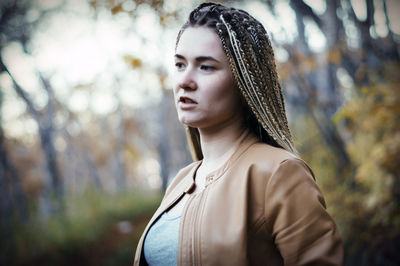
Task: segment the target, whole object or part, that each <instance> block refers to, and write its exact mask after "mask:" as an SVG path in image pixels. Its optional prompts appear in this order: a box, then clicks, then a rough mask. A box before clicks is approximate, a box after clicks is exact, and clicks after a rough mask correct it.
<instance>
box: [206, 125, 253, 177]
mask: <svg viewBox="0 0 400 266" xmlns="http://www.w3.org/2000/svg"><path fill="white" fill-rule="evenodd" d="M245 131H246V128H245V127H244V126H243V123H242V121H241V120H236V121H235V122H233V123H229V122H228V123H227V124H222V125H221V124H220V125H219V126H218V127H216V128H215V127H214V128H202V129H199V132H200V141H201V150H202V152H203V162H202V167H203V168H208V169H210V170H215V169H217V168H218V167H219V166H221V165H222V164H223V163H224V162H225V161H227V160H228V159H229V158H230V156H231V155H232V154H233V153H234V152H235V151H236V149H237V147H238V146H239V144H240V142H241V141H242V140H243V138H244V137H245V135H246V134H244V132H245Z"/></svg>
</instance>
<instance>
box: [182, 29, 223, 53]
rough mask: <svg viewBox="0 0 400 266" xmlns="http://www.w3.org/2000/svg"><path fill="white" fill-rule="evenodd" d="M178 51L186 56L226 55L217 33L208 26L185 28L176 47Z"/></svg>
mask: <svg viewBox="0 0 400 266" xmlns="http://www.w3.org/2000/svg"><path fill="white" fill-rule="evenodd" d="M176 53H177V54H180V55H183V56H185V57H192V56H193V57H197V56H212V57H216V58H218V59H222V58H224V57H226V56H225V53H224V50H223V48H222V44H221V40H220V38H219V37H218V35H217V33H215V31H214V30H213V29H210V28H206V27H189V28H187V29H185V31H184V32H183V33H182V35H181V38H180V40H179V43H178V45H177V47H176Z"/></svg>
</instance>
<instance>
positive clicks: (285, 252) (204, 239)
mask: <svg viewBox="0 0 400 266" xmlns="http://www.w3.org/2000/svg"><path fill="white" fill-rule="evenodd" d="M200 164H201V162H194V163H192V164H190V165H189V166H187V167H186V168H184V169H182V170H181V171H180V172H179V173H178V174H177V176H176V177H175V178H174V180H173V181H172V183H171V184H170V186H169V187H168V189H167V192H166V194H165V196H164V199H163V200H162V202H161V205H160V207H159V208H158V210H157V211H156V212H155V214H154V216H153V217H152V218H151V220H150V222H149V224H148V225H147V227H146V229H145V231H144V233H143V235H142V237H141V239H140V241H139V244H138V247H137V250H136V256H135V261H134V265H146V262H145V260H144V256H143V251H142V248H143V240H144V237H145V235H146V233H147V232H148V230H149V228H150V226H151V225H152V224H153V223H154V222H155V221H156V220H157V219H158V218H159V217H160V215H161V214H162V213H163V212H164V211H166V210H168V209H169V208H170V207H171V206H173V205H174V204H175V203H176V202H178V201H179V200H180V199H181V198H182V197H183V195H184V194H185V193H189V194H193V195H191V197H190V198H189V199H188V201H187V203H186V205H185V208H184V210H183V213H182V218H181V225H180V237H179V248H178V265H342V264H343V246H342V242H341V238H340V236H339V232H338V230H337V228H336V225H335V223H334V221H333V220H332V218H331V217H330V216H329V214H328V213H327V212H326V210H325V202H324V199H323V197H322V194H321V191H320V190H319V189H318V187H317V185H316V183H315V180H314V175H313V173H312V171H311V169H310V168H309V167H308V166H307V165H306V164H305V163H304V162H303V161H302V160H301V159H298V158H297V157H295V156H294V155H292V154H291V153H289V152H286V151H285V150H283V149H279V148H275V147H272V146H270V145H267V144H263V143H257V142H256V139H255V137H253V136H251V135H250V136H248V137H246V138H245V140H244V141H243V142H242V143H241V144H240V146H239V148H238V150H237V151H236V152H235V153H234V155H233V156H232V157H231V158H230V159H229V160H228V161H227V162H226V163H225V164H224V165H223V166H222V167H221V168H220V169H219V170H217V171H215V172H213V173H211V174H210V175H209V176H208V177H207V178H206V187H205V188H204V190H202V191H201V192H200V193H191V192H192V190H193V187H194V180H193V177H194V173H195V171H196V169H197V168H198V167H199V166H200Z"/></svg>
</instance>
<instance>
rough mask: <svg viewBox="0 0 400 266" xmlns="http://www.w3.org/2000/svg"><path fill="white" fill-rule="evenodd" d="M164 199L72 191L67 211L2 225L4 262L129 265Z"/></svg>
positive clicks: (1, 257) (0, 245) (149, 195)
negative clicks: (146, 228)
mask: <svg viewBox="0 0 400 266" xmlns="http://www.w3.org/2000/svg"><path fill="white" fill-rule="evenodd" d="M160 200H161V196H160V194H157V193H140V192H124V193H116V194H102V193H96V192H88V193H86V194H85V195H81V196H74V197H71V196H70V197H68V198H67V199H66V205H65V206H66V207H65V211H64V213H63V214H58V215H54V216H52V217H50V218H47V219H43V218H41V217H38V216H34V217H33V218H32V219H31V221H30V222H29V224H16V225H14V226H13V227H12V228H8V230H7V231H5V230H4V229H3V230H2V232H1V233H2V238H3V241H2V242H1V243H0V248H1V250H2V254H1V255H0V264H2V265H71V264H73V265H130V264H131V263H132V262H133V256H134V251H135V248H136V245H137V241H138V240H139V237H140V235H141V234H142V232H143V229H144V226H145V225H146V223H147V221H148V220H149V219H150V217H151V215H152V214H153V212H154V211H155V209H156V208H157V206H158V204H159V202H160ZM124 228H125V229H126V230H125V231H124V230H122V229H124ZM4 237H6V239H7V240H5V238H4Z"/></svg>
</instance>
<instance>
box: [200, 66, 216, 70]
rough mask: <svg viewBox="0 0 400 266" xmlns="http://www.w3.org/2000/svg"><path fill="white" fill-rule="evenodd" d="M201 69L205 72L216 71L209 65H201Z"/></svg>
mask: <svg viewBox="0 0 400 266" xmlns="http://www.w3.org/2000/svg"><path fill="white" fill-rule="evenodd" d="M200 69H201V70H205V71H211V70H214V69H215V67H213V66H209V65H201V66H200Z"/></svg>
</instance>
